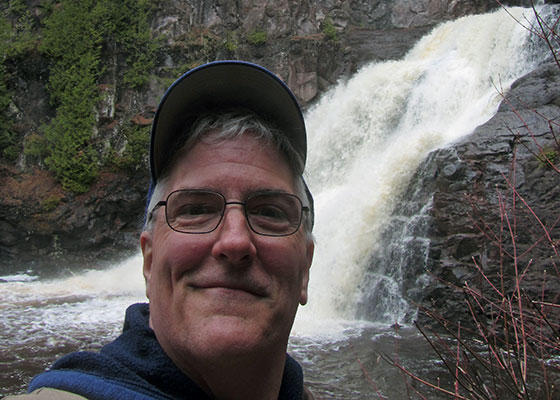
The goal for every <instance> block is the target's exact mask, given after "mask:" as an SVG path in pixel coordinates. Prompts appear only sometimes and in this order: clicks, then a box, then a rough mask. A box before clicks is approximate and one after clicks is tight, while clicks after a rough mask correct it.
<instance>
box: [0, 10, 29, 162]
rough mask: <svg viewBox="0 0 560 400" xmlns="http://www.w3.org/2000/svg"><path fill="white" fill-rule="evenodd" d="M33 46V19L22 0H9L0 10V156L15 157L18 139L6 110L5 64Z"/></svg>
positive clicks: (17, 149) (8, 98)
mask: <svg viewBox="0 0 560 400" xmlns="http://www.w3.org/2000/svg"><path fill="white" fill-rule="evenodd" d="M34 46H35V37H34V35H33V33H32V20H31V16H30V14H29V11H28V10H27V7H26V5H25V3H24V2H23V0H10V1H9V2H8V3H7V5H6V9H5V10H4V12H3V13H2V14H0V152H1V154H0V156H4V157H5V158H7V159H8V160H14V159H15V158H16V157H17V155H18V153H19V143H18V140H17V137H16V133H15V132H14V126H13V123H12V122H11V120H10V118H9V116H8V111H9V106H10V103H11V102H12V94H11V93H10V91H9V89H8V80H9V75H10V72H9V70H8V68H7V64H8V63H9V62H10V61H11V60H14V59H17V58H18V57H20V56H22V55H23V54H24V53H25V52H27V51H29V50H31V49H32V48H33V47H34Z"/></svg>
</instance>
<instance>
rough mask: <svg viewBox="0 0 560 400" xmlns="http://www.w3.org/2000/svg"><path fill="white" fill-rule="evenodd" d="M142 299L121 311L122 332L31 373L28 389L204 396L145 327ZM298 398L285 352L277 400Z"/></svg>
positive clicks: (101, 398)
mask: <svg viewBox="0 0 560 400" xmlns="http://www.w3.org/2000/svg"><path fill="white" fill-rule="evenodd" d="M148 319H149V308H148V305H147V304H134V305H132V306H130V307H129V308H128V309H127V310H126V317H125V322H124V329H123V333H122V334H121V335H120V336H119V337H118V338H117V339H116V340H115V341H114V342H112V343H109V344H108V345H106V346H104V347H103V348H102V349H101V350H100V352H99V353H91V352H77V353H72V354H69V355H67V356H65V357H63V358H61V359H60V360H58V361H56V362H55V363H54V364H53V365H52V367H51V368H50V369H49V370H48V371H46V372H44V373H42V374H40V375H38V376H36V377H35V378H34V379H33V380H32V381H31V384H30V385H29V389H28V391H29V392H32V391H34V390H36V389H38V388H41V387H49V388H55V389H60V390H64V391H67V392H71V393H76V394H80V395H82V396H84V397H86V398H88V399H90V400H109V399H111V400H113V399H121V400H129V399H130V400H132V399H134V400H147V399H189V400H193V399H210V397H208V396H207V395H206V393H204V392H203V391H202V389H200V388H199V387H198V386H197V385H196V384H195V383H194V382H193V381H192V380H191V379H190V378H189V377H188V376H186V375H184V374H183V373H182V372H181V371H180V370H179V369H178V368H177V367H176V366H175V364H173V362H172V361H171V360H170V359H169V357H167V355H166V354H165V352H164V351H163V350H162V348H161V346H160V345H159V343H158V341H157V340H156V337H155V335H154V332H153V330H152V329H151V328H150V327H149V326H148ZM303 398H304V389H303V373H302V370H301V367H300V366H299V364H298V363H297V362H296V361H295V360H294V359H293V358H291V357H290V356H289V355H288V356H287V359H286V365H285V367H284V376H283V378H282V386H281V388H280V395H279V397H278V399H282V400H284V399H285V400H288V399H290V400H291V399H294V400H296V399H297V400H301V399H303Z"/></svg>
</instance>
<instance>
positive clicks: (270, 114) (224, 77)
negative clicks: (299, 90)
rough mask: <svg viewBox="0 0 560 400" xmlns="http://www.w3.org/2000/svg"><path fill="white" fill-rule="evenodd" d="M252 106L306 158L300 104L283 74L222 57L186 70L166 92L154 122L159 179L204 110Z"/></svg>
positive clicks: (152, 151) (155, 164)
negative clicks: (192, 121) (181, 137)
mask: <svg viewBox="0 0 560 400" xmlns="http://www.w3.org/2000/svg"><path fill="white" fill-rule="evenodd" d="M231 107H240V108H246V109H249V110H251V111H253V112H254V113H256V114H257V115H259V116H261V117H262V118H264V119H265V120H267V121H269V122H270V123H272V124H273V125H274V126H275V127H276V128H278V129H280V131H281V132H283V133H284V134H285V135H286V137H287V138H288V139H289V140H290V141H291V143H292V145H293V146H294V148H295V149H296V150H297V151H298V152H299V153H300V155H301V157H302V159H303V160H304V161H305V159H306V153H307V141H306V132H305V123H304V120H303V115H302V112H301V109H300V107H299V104H298V102H297V100H296V98H295V96H294V95H293V93H292V92H291V91H290V89H289V88H288V87H287V86H286V84H285V83H284V82H282V80H280V79H279V78H278V77H277V76H276V75H274V74H272V73H271V72H270V71H268V70H267V69H265V68H263V67H261V66H259V65H256V64H252V63H248V62H244V61H217V62H213V63H209V64H205V65H202V66H200V67H198V68H195V69H193V70H191V71H189V72H187V73H185V74H184V75H183V76H181V77H180V78H179V79H178V80H177V81H175V83H174V84H173V85H172V86H171V87H170V88H169V89H168V90H167V92H166V93H165V94H164V96H163V98H162V100H161V102H160V104H159V107H158V109H157V111H156V114H155V117H154V122H153V124H152V140H151V149H150V162H151V172H152V180H153V182H156V181H157V178H158V177H159V175H160V173H161V171H162V169H163V168H164V167H165V165H166V163H167V161H168V157H169V155H170V154H171V153H172V150H173V149H172V146H174V145H175V143H176V141H177V138H178V135H180V134H182V133H183V134H184V133H185V131H186V130H187V128H188V127H186V126H185V125H186V124H187V121H189V119H192V118H193V117H196V116H197V115H199V114H200V113H203V112H206V111H211V110H219V109H225V108H231Z"/></svg>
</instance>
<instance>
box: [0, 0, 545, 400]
mask: <svg viewBox="0 0 560 400" xmlns="http://www.w3.org/2000/svg"><path fill="white" fill-rule="evenodd" d="M510 12H511V13H513V14H514V15H516V17H517V18H518V19H519V20H525V16H526V17H527V18H528V19H531V11H530V10H523V9H511V10H510ZM535 47H536V46H534V45H532V44H531V42H530V41H529V40H528V38H527V31H526V30H525V29H523V28H522V27H520V26H519V25H518V24H517V23H516V22H515V21H514V20H513V19H512V17H511V16H509V15H507V14H506V13H504V12H503V11H501V12H497V13H493V14H487V15H481V16H472V17H467V18H462V19H460V20H457V21H454V22H450V23H446V24H443V25H442V26H440V27H438V28H437V29H435V30H434V31H433V32H432V33H430V34H429V35H427V36H426V37H424V38H423V39H422V40H421V41H420V42H419V43H418V44H417V45H416V46H415V47H414V49H412V50H411V52H410V53H409V54H408V55H407V56H406V57H405V58H404V59H403V60H400V61H391V62H384V63H378V64H372V65H369V66H367V67H365V68H363V69H362V70H361V71H359V72H358V73H357V74H356V75H355V76H354V77H353V78H352V79H350V80H349V81H347V82H343V83H341V84H340V85H338V86H337V87H336V88H335V89H334V90H332V91H331V92H329V93H328V94H327V95H326V96H324V98H323V99H322V100H321V101H320V102H319V104H317V106H316V107H315V108H314V109H313V110H311V111H310V112H309V113H308V115H307V116H306V117H307V118H306V119H307V121H308V127H309V136H310V137H309V142H310V143H309V148H310V155H309V164H308V173H307V174H308V176H307V178H308V181H309V183H310V186H311V189H312V191H313V192H314V193H315V197H316V205H317V206H316V209H317V218H316V230H315V236H316V239H317V246H316V252H315V254H316V257H315V260H314V263H313V267H312V275H311V286H310V296H309V297H310V301H309V304H308V305H307V306H306V307H303V308H302V309H301V310H300V312H299V314H298V317H297V319H296V323H295V326H294V330H293V335H292V338H291V342H290V352H291V353H292V354H293V355H294V356H295V357H296V358H297V359H298V360H299V361H300V362H301V363H302V364H303V366H304V369H305V371H306V379H307V381H308V382H309V384H310V386H311V388H312V389H313V391H314V392H315V393H316V394H317V395H318V397H319V398H337V399H370V398H371V399H374V398H375V399H379V398H390V399H400V398H408V396H407V389H406V386H405V385H404V383H403V382H404V380H403V377H402V376H401V375H400V374H399V372H398V371H397V370H396V369H395V368H391V367H389V366H388V365H387V364H386V363H385V362H384V361H383V360H382V357H381V355H382V354H389V355H391V356H392V357H396V358H398V359H399V360H400V362H401V363H403V364H404V365H406V366H407V367H409V368H410V369H411V370H413V371H416V372H420V373H422V374H423V376H425V377H429V375H433V376H432V377H431V378H433V379H432V380H435V379H436V378H437V377H436V375H440V374H439V372H440V371H441V367H439V366H438V365H437V362H436V361H435V358H434V356H433V355H432V354H431V353H430V351H428V348H427V345H426V344H425V343H424V342H423V340H421V339H420V338H419V337H418V334H417V333H416V332H415V331H414V330H413V329H412V328H410V327H408V326H407V325H408V324H409V322H410V319H411V315H413V314H414V310H413V309H412V310H411V308H410V306H409V304H408V302H407V301H406V293H403V290H402V282H401V280H400V276H402V271H403V270H404V269H405V268H406V267H407V265H406V263H403V262H401V263H399V262H397V261H396V259H387V260H386V262H385V263H382V264H383V265H374V266H373V270H372V266H371V265H369V260H371V255H372V254H373V253H376V252H378V251H379V250H380V249H383V248H384V247H387V245H388V244H387V243H381V242H380V238H381V234H382V232H383V230H384V228H385V227H386V225H387V221H388V217H389V216H390V214H391V211H392V210H393V208H394V206H395V204H394V202H395V199H396V198H398V196H399V194H400V193H401V192H402V190H403V188H404V187H405V186H406V185H407V183H408V180H409V179H410V177H411V176H412V174H413V173H414V171H415V169H416V168H417V167H418V165H419V164H420V163H421V161H422V160H423V159H424V158H425V157H426V155H427V154H428V153H429V152H430V151H432V150H434V149H436V148H439V147H442V146H446V145H448V144H449V143H451V142H453V141H455V140H457V139H458V138H460V137H462V136H464V135H466V134H469V133H470V132H472V130H473V129H474V128H475V127H476V126H478V125H480V124H481V123H483V122H485V121H486V120H488V119H489V118H490V117H491V116H492V115H493V114H494V113H495V112H496V109H497V106H498V104H499V96H498V95H497V93H496V89H495V85H498V86H501V87H502V88H507V87H508V85H510V84H511V82H513V80H514V79H516V78H517V77H519V76H521V75H523V74H525V73H527V72H528V71H530V70H531V69H532V68H533V67H534V66H535V63H536V62H538V61H539V60H540V59H541V58H542V56H540V55H539V53H538V52H535V51H536V49H535ZM543 54H544V53H543ZM407 224H411V222H410V221H403V225H407ZM405 235H411V234H410V233H405ZM414 239H415V240H418V239H419V238H414ZM420 239H421V238H420ZM409 242H410V241H409V240H403V241H402V243H409ZM419 242H420V243H422V241H421V240H420V241H419ZM401 247H403V248H402V249H401V250H402V251H403V252H406V251H410V250H409V249H408V250H407V249H406V245H402V246H401ZM415 251H420V253H421V249H420V250H418V249H417V248H416V249H415ZM400 259H407V258H406V257H400ZM66 268H67V269H66ZM68 269H69V270H74V271H78V270H80V268H75V266H65V271H68ZM0 275H2V269H0ZM366 275H367V277H368V279H367V282H368V283H367V285H364V284H363V282H364V279H365V277H366ZM419 278H421V277H419ZM419 284H421V279H419ZM364 293H368V294H371V293H383V296H382V297H383V298H381V296H380V297H379V298H377V299H376V298H373V300H372V301H373V302H374V303H375V304H377V305H379V307H380V308H382V309H381V310H380V312H379V313H377V314H376V315H378V317H376V318H375V321H361V320H357V319H356V318H355V315H356V314H355V312H356V305H357V304H358V303H359V302H360V299H362V298H363V296H364ZM0 300H1V301H0V395H5V394H9V393H16V392H19V391H22V390H24V388H25V385H26V383H27V382H28V381H29V379H30V377H31V376H33V375H34V374H36V373H39V372H40V371H41V370H42V369H43V368H45V367H46V366H48V365H49V364H50V363H51V362H52V361H53V360H54V359H56V358H57V357H59V356H60V355H63V354H66V353H68V352H69V351H74V350H77V349H86V350H95V349H98V348H99V347H101V346H102V345H103V344H105V343H107V342H109V341H111V340H112V338H114V337H115V336H116V335H117V334H118V333H119V331H120V329H121V324H122V319H123V316H124V310H125V308H126V306H127V305H129V304H131V303H133V302H137V301H145V296H144V284H143V280H142V275H141V260H140V256H135V257H132V258H130V259H129V260H127V261H126V262H124V263H122V264H119V265H117V266H115V267H113V268H111V269H110V270H96V269H94V270H87V271H83V270H82V272H75V275H72V274H68V273H66V274H65V276H62V277H61V276H59V277H57V278H54V279H46V278H41V277H40V276H39V271H34V270H33V269H30V270H27V271H22V272H19V273H17V274H12V275H4V276H0ZM394 322H399V323H400V324H401V325H405V326H404V327H402V328H401V329H397V330H396V329H393V328H391V325H393V323H394ZM430 398H436V397H435V396H434V395H431V396H430Z"/></svg>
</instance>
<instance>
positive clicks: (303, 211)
mask: <svg viewBox="0 0 560 400" xmlns="http://www.w3.org/2000/svg"><path fill="white" fill-rule="evenodd" d="M177 192H195V193H212V194H216V195H218V196H220V197H221V198H222V200H223V208H222V212H221V214H220V219H219V220H218V222H217V224H216V226H215V227H214V228H213V229H211V230H208V231H204V232H185V231H180V230H178V229H175V228H173V226H171V224H170V223H169V218H168V214H167V203H168V201H169V197H171V196H172V195H173V194H175V193H177ZM263 194H266V195H274V194H280V195H285V196H290V197H293V198H295V199H296V200H297V201H298V202H299V204H300V206H301V212H300V216H299V222H298V224H297V227H296V228H295V229H294V231H293V232H291V233H282V234H271V233H261V232H258V231H257V230H255V228H253V225H251V221H249V217H248V214H247V200H249V199H251V198H252V197H255V196H258V195H263ZM228 205H240V206H242V207H243V214H244V215H245V221H246V222H247V226H249V229H251V231H253V232H254V233H256V234H257V235H260V236H268V237H284V236H291V235H293V234H295V233H296V232H297V231H298V230H299V228H300V227H301V225H302V222H303V218H304V214H308V213H309V212H310V208H309V207H308V206H306V205H304V204H303V201H302V200H301V199H300V198H299V196H297V195H295V194H293V193H287V192H280V191H257V192H253V193H251V194H249V195H248V196H247V197H246V199H245V201H227V199H226V196H224V195H223V194H222V193H220V192H217V191H215V190H209V189H177V190H174V191H172V192H171V193H169V194H168V195H167V197H166V198H165V200H160V201H158V202H157V203H156V204H155V205H154V207H153V208H152V210H151V211H150V213H149V216H148V220H151V219H152V218H153V215H154V213H155V212H156V210H157V209H158V208H160V207H165V222H166V223H167V226H168V227H169V229H171V230H173V231H175V232H178V233H184V234H187V235H204V234H207V233H212V232H214V231H215V230H216V229H218V227H219V226H220V224H221V223H222V220H223V219H224V215H225V214H226V207H227V206H228Z"/></svg>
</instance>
